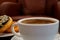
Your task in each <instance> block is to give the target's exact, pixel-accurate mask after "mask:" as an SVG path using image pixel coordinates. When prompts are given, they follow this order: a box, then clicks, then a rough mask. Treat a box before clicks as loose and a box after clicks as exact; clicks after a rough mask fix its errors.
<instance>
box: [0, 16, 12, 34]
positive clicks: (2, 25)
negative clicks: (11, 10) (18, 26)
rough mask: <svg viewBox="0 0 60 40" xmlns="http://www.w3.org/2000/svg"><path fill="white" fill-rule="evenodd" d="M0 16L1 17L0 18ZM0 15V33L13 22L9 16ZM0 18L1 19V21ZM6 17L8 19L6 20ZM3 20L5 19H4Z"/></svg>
mask: <svg viewBox="0 0 60 40" xmlns="http://www.w3.org/2000/svg"><path fill="white" fill-rule="evenodd" d="M1 17H2V18H1ZM1 17H0V33H3V32H4V31H6V30H7V29H8V28H10V26H11V25H12V24H13V20H12V18H11V17H9V16H6V15H4V16H1ZM4 17H5V18H4ZM1 19H2V20H3V21H1ZM7 19H8V20H7ZM4 20H5V21H4Z"/></svg>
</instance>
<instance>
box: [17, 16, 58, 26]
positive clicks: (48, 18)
mask: <svg viewBox="0 0 60 40" xmlns="http://www.w3.org/2000/svg"><path fill="white" fill-rule="evenodd" d="M28 19H47V20H53V21H56V22H54V23H49V24H26V23H22V21H24V20H28ZM18 23H19V24H20V25H27V26H45V25H54V24H57V23H59V20H58V19H55V18H51V17H30V18H23V19H20V20H19V21H18Z"/></svg>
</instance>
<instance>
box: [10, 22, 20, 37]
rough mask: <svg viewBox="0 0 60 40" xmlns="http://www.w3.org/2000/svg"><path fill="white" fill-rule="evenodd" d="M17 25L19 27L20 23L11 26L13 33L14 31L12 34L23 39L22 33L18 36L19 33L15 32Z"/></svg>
mask: <svg viewBox="0 0 60 40" xmlns="http://www.w3.org/2000/svg"><path fill="white" fill-rule="evenodd" d="M16 25H18V23H14V24H13V25H12V26H11V31H12V33H13V34H14V35H15V36H18V37H21V35H20V33H19V34H18V33H16V32H15V30H14V27H15V26H16ZM18 27H19V25H18Z"/></svg>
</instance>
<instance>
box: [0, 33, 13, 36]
mask: <svg viewBox="0 0 60 40" xmlns="http://www.w3.org/2000/svg"><path fill="white" fill-rule="evenodd" d="M13 35H14V34H12V33H3V34H2V35H0V37H7V36H13Z"/></svg>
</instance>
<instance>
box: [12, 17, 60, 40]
mask: <svg viewBox="0 0 60 40" xmlns="http://www.w3.org/2000/svg"><path fill="white" fill-rule="evenodd" d="M29 19H44V20H52V21H55V22H54V23H50V24H26V23H22V21H24V20H29ZM15 25H18V26H19V31H20V34H21V35H19V34H17V33H16V32H15V31H14V26H15ZM58 27H59V20H58V19H55V18H49V17H31V18H24V19H20V20H19V21H18V22H16V23H14V24H13V25H12V27H11V30H12V33H13V34H14V35H16V36H18V37H21V36H22V37H23V38H24V40H53V39H54V38H55V36H56V34H57V32H58Z"/></svg>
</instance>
